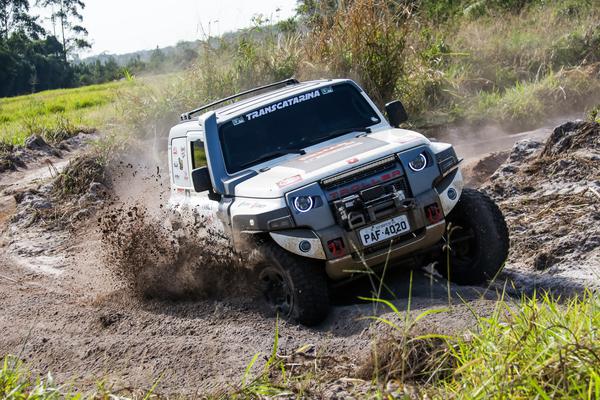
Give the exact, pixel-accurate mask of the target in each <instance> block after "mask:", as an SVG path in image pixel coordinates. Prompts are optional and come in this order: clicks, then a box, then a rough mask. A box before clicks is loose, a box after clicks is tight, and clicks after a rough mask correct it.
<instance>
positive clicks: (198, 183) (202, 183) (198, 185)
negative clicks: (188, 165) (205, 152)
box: [192, 167, 212, 192]
mask: <svg viewBox="0 0 600 400" xmlns="http://www.w3.org/2000/svg"><path fill="white" fill-rule="evenodd" d="M192 183H193V184H194V190H195V191H196V192H206V191H207V190H211V189H212V183H211V181H210V174H209V173H208V167H200V168H197V169H195V170H193V171H192Z"/></svg>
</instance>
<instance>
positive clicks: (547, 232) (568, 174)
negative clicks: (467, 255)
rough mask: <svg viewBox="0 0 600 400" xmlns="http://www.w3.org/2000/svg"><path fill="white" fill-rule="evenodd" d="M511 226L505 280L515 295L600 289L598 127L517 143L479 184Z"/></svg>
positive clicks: (564, 129) (569, 128)
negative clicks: (517, 292) (485, 181)
mask: <svg viewBox="0 0 600 400" xmlns="http://www.w3.org/2000/svg"><path fill="white" fill-rule="evenodd" d="M484 190H486V191H488V192H489V193H490V195H491V196H492V197H494V199H495V200H496V201H497V202H498V204H499V205H500V207H501V209H502V211H503V212H504V215H505V217H506V220H507V222H508V225H509V228H510V236H511V250H510V255H509V259H508V263H507V267H506V269H505V275H506V277H508V278H509V279H510V280H513V281H514V282H515V283H516V284H517V287H518V288H519V289H520V290H524V291H526V292H531V291H532V290H534V289H535V288H542V289H547V290H553V291H555V292H558V293H561V292H573V291H581V290H583V289H586V288H587V289H592V290H597V289H599V288H600V211H599V206H600V125H598V124H597V123H594V122H584V121H576V122H568V123H565V124H563V125H560V126H559V127H557V128H556V129H554V131H553V132H552V134H551V135H550V137H549V138H548V139H547V140H546V141H545V142H541V141H537V140H533V139H526V140H523V141H519V142H517V143H516V144H515V145H514V147H513V148H512V150H511V152H510V154H509V156H508V159H507V160H506V162H505V163H503V164H502V165H501V166H500V168H499V169H498V170H497V171H496V172H495V173H494V174H493V175H492V176H491V177H490V181H489V183H488V184H486V185H485V186H484Z"/></svg>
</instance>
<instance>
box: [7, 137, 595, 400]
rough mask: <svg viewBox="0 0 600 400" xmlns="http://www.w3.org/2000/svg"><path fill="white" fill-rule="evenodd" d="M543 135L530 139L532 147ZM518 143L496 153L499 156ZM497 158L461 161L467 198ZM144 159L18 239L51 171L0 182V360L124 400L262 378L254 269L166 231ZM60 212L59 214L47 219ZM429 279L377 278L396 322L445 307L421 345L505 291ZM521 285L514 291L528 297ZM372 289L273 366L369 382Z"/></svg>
mask: <svg viewBox="0 0 600 400" xmlns="http://www.w3.org/2000/svg"><path fill="white" fill-rule="evenodd" d="M549 134H550V131H546V133H544V135H541V134H540V132H537V133H536V135H537V136H535V138H537V139H539V138H540V137H541V138H542V139H545V137H547V136H548V135H549ZM522 136H525V137H528V136H527V135H522ZM516 139H523V137H521V136H520V137H518V138H516ZM504 140H506V139H504ZM514 141H515V140H512V139H508V140H506V143H508V144H507V145H504V146H503V147H501V148H499V149H496V148H494V149H493V150H494V151H506V152H507V154H508V152H509V151H510V149H511V147H512V145H513V143H514ZM458 148H459V152H460V147H458ZM76 153H77V152H73V153H70V154H68V155H64V158H63V159H62V161H61V160H58V159H54V160H53V161H54V163H53V165H55V166H57V169H62V168H65V167H67V166H68V161H69V160H70V159H73V158H74V157H75V156H76V155H77V154H76ZM494 154H496V153H494ZM486 157H488V155H486ZM495 157H496V158H495V159H494V160H492V161H489V160H488V161H487V164H485V163H486V161H485V157H483V158H482V157H474V158H473V159H471V160H469V164H468V165H466V167H467V170H468V169H469V168H473V167H474V166H476V165H477V163H479V162H480V161H481V160H483V161H484V164H482V165H483V166H486V165H487V168H488V169H489V171H486V172H484V173H481V174H480V175H481V176H478V177H475V178H474V180H475V181H477V182H476V184H480V183H483V181H486V180H487V178H488V177H489V176H491V175H492V174H493V172H494V171H495V169H496V167H498V164H500V163H502V162H503V161H502V158H504V159H506V157H499V156H497V155H496V156H495ZM150 158H151V159H150V160H139V159H134V158H132V159H128V158H127V157H125V158H124V159H123V160H121V162H120V163H119V162H117V163H116V164H115V165H114V166H113V167H112V170H111V172H110V179H108V180H107V182H105V183H102V184H101V185H102V186H104V187H105V188H106V190H107V191H108V192H110V193H112V194H106V193H104V192H103V190H100V189H102V188H99V186H93V185H90V187H89V188H88V189H86V192H85V193H84V194H79V195H78V196H77V197H76V198H73V197H71V198H70V200H68V202H70V203H69V204H76V205H77V206H76V207H72V208H69V207H67V208H65V209H63V210H62V211H63V214H61V216H60V218H58V217H56V218H55V219H52V218H50V217H48V215H46V214H43V213H42V214H41V216H42V217H41V220H37V221H33V222H31V223H30V224H29V225H27V223H26V221H21V223H22V225H19V223H20V222H19V221H20V219H19V218H15V215H17V214H19V212H21V211H23V210H27V209H29V210H31V209H32V208H27V207H33V208H35V207H39V206H40V204H41V205H42V206H44V204H42V203H43V201H45V200H47V199H52V194H50V192H51V188H48V187H47V185H49V184H51V182H52V178H51V176H49V175H47V174H46V173H45V171H46V170H47V168H48V167H47V164H37V165H35V163H32V164H31V165H30V166H29V168H28V169H27V170H21V171H17V172H8V173H5V174H3V175H1V176H2V190H3V193H4V194H3V197H2V199H3V200H2V201H3V203H2V208H1V212H2V214H1V215H0V222H1V223H2V225H3V226H2V242H1V245H2V247H1V249H0V299H2V300H1V306H0V327H2V335H1V336H0V354H2V355H4V354H15V355H18V356H19V357H20V358H22V359H23V360H25V361H26V362H27V363H28V364H29V365H30V366H31V367H32V368H33V369H34V371H35V372H39V373H47V372H49V371H51V372H52V374H53V376H54V377H55V378H57V380H58V381H60V382H67V383H72V384H73V385H75V387H77V388H80V389H82V390H86V391H91V390H93V388H94V387H95V385H96V382H97V381H98V380H100V379H105V380H106V381H107V382H108V385H109V386H111V387H112V388H113V390H116V391H123V392H126V393H130V392H136V391H142V392H143V391H144V390H147V389H149V388H150V387H151V386H152V385H153V384H154V382H156V381H157V380H159V384H158V387H157V389H156V393H159V394H163V395H183V396H189V397H195V396H198V395H200V394H207V393H223V392H226V391H228V390H230V389H232V388H235V387H237V386H239V384H240V383H241V380H242V377H243V375H244V370H245V368H246V366H247V365H248V364H249V363H250V361H251V359H252V357H253V356H254V355H255V354H256V353H260V354H261V356H260V357H259V361H258V362H257V363H256V365H255V367H254V369H253V372H254V373H257V372H258V371H259V370H260V368H261V367H262V365H264V363H265V360H266V358H267V357H268V355H269V354H270V353H271V351H272V346H273V340H274V337H273V335H274V332H275V325H276V323H277V321H276V319H275V318H273V317H271V316H269V315H267V314H266V313H265V312H264V306H263V304H262V300H261V299H260V297H259V296H257V294H256V293H255V290H254V289H253V286H252V285H250V284H248V282H252V271H251V269H249V268H247V266H246V265H244V263H243V262H242V261H240V258H239V257H237V256H236V255H235V252H232V251H230V250H229V249H226V247H225V246H224V245H222V242H221V241H220V238H219V237H218V236H217V235H214V233H213V232H211V231H210V226H209V225H210V224H208V223H206V221H193V222H190V221H189V220H188V221H183V222H182V221H173V220H170V216H168V215H167V214H166V212H165V211H164V210H163V207H162V206H161V205H162V204H163V203H164V201H165V196H166V194H165V193H166V188H167V186H166V185H167V184H168V182H166V177H165V176H164V175H163V174H162V173H161V171H162V170H163V168H162V164H161V163H160V162H158V163H157V162H156V161H155V160H156V158H152V157H150ZM483 166H480V167H479V168H475V169H476V170H477V171H481V170H482V169H484V168H483ZM503 179H507V178H503ZM96 183H98V182H96ZM98 184H100V183H98ZM492 189H493V188H492ZM492 189H488V190H492ZM16 193H27V196H29V197H27V196H22V195H17V196H16V197H15V194H16ZM591 193H593V192H591ZM85 196H87V197H86V200H81V198H82V197H85ZM15 198H18V199H17V200H19V201H17V200H15ZM50 202H51V203H52V201H50ZM57 207H58V208H60V207H63V205H60V206H57V205H53V208H52V209H56V208H57ZM82 210H85V212H84V213H83V214H81V211H82ZM78 213H79V214H78ZM61 221H62V222H61ZM65 221H66V222H65ZM165 221H169V223H165ZM59 222H60V223H59ZM190 232H196V233H198V232H200V233H202V234H197V235H192V234H190ZM519 243H521V242H519ZM514 261H517V260H514ZM569 261H570V262H571V261H572V258H569ZM557 268H558V267H557ZM509 269H510V266H509ZM429 270H430V269H427V268H424V269H423V270H418V271H414V276H413V287H412V288H409V284H408V281H409V278H410V272H408V271H401V270H400V271H392V272H389V273H388V276H387V277H386V282H387V285H388V287H389V288H390V291H384V296H383V297H386V298H388V299H390V300H393V302H394V304H395V305H396V306H397V307H398V309H399V310H400V311H401V312H403V311H405V310H406V308H407V306H408V303H409V302H408V298H409V293H412V301H411V313H412V314H414V315H418V314H419V313H421V312H423V311H425V310H430V309H432V308H440V307H449V311H447V312H445V313H440V314H434V315H430V316H428V317H427V318H424V319H422V320H421V321H420V322H419V324H418V326H417V327H416V331H418V332H428V333H459V332H463V331H465V330H467V329H469V328H470V327H471V326H473V323H474V316H473V315H472V313H471V311H470V309H475V310H477V311H478V312H479V313H481V314H485V313H487V312H489V311H490V310H491V309H492V307H493V306H494V302H495V300H496V299H497V297H498V295H499V294H498V293H499V292H500V290H501V289H502V287H503V286H504V285H503V281H499V282H497V283H496V284H494V285H492V287H487V288H486V287H458V286H455V285H450V286H449V288H450V292H448V286H447V282H446V281H444V280H443V279H442V278H440V277H439V276H436V275H435V274H429V273H428V271H429ZM514 271H515V272H514V273H515V274H520V275H519V276H521V277H522V276H526V275H527V274H529V272H530V271H528V270H527V268H526V267H525V266H523V265H520V264H519V266H518V268H517V269H514ZM531 273H539V271H538V272H535V271H534V270H532V271H531ZM507 276H510V274H507ZM563 278H564V279H568V276H567V277H563ZM520 282H521V288H523V287H524V285H526V284H527V283H526V282H527V280H526V279H520ZM523 282H525V283H523ZM372 289H373V288H371V287H370V285H369V283H365V282H359V283H356V284H353V285H351V286H350V287H349V288H346V289H345V290H343V291H338V292H335V293H334V294H333V301H334V303H335V306H334V308H333V310H332V312H331V315H330V316H329V317H328V318H327V320H326V321H325V322H324V323H323V324H321V325H320V326H318V327H316V328H305V327H302V326H298V325H295V324H292V323H287V322H285V321H279V335H280V337H279V348H278V354H280V355H282V356H286V355H290V356H291V355H293V356H294V357H295V360H296V361H297V364H299V365H302V364H303V363H306V365H309V366H310V368H313V369H314V371H315V372H316V374H317V375H318V376H320V377H321V378H322V379H323V382H325V384H324V385H322V386H317V387H316V388H314V389H313V394H314V395H315V396H317V397H321V396H322V397H331V387H332V386H333V387H335V385H336V384H337V383H339V382H346V383H345V384H346V385H347V384H348V383H347V382H348V381H347V380H344V378H348V377H349V378H356V379H357V382H358V381H360V380H361V379H364V380H367V381H368V380H370V378H371V377H370V376H362V375H361V374H362V373H363V372H362V371H365V370H366V369H368V365H367V364H368V362H369V361H368V360H369V354H370V352H371V350H372V346H373V343H374V339H375V338H376V337H380V336H381V335H383V334H385V332H386V331H388V330H389V328H388V327H386V326H385V325H382V324H373V323H371V322H370V321H369V320H368V319H365V318H363V317H365V316H371V315H381V316H384V317H386V318H389V319H391V320H397V317H396V316H395V315H393V313H391V312H390V310H388V309H386V308H385V307H382V306H379V307H375V306H374V305H373V304H371V303H366V302H360V301H359V300H357V297H358V296H367V297H369V296H371V292H372ZM523 290H524V289H523ZM348 293H351V295H348ZM515 294H519V293H515ZM398 322H399V321H398ZM307 345H308V346H307ZM300 348H303V349H304V350H303V351H302V352H300V353H297V350H298V349H300ZM306 349H309V350H308V352H307V353H308V354H305V351H306ZM315 356H318V357H317V361H316V362H315Z"/></svg>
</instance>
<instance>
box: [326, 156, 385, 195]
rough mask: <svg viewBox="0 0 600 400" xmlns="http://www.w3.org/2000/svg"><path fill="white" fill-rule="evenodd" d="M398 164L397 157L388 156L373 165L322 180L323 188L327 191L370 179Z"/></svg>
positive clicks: (362, 166)
mask: <svg viewBox="0 0 600 400" xmlns="http://www.w3.org/2000/svg"><path fill="white" fill-rule="evenodd" d="M395 164H396V156H393V155H392V156H388V157H386V158H382V159H380V160H377V161H373V162H372V163H369V164H365V165H361V166H360V167H357V168H353V169H351V170H349V171H344V172H342V173H340V174H337V175H333V176H330V177H328V178H325V179H322V180H321V186H322V187H323V188H324V189H325V190H328V189H332V188H334V187H336V186H342V185H345V184H347V183H351V182H354V181H358V180H361V179H363V178H368V177H369V176H371V175H374V174H376V173H378V172H383V171H385V170H387V169H390V168H392V167H393V166H394V165H395Z"/></svg>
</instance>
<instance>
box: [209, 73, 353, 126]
mask: <svg viewBox="0 0 600 400" xmlns="http://www.w3.org/2000/svg"><path fill="white" fill-rule="evenodd" d="M340 82H351V83H352V84H354V85H356V84H355V83H354V82H353V81H351V80H349V79H319V80H313V81H306V82H299V83H296V84H291V85H286V86H283V87H281V88H279V89H274V90H268V89H266V91H265V92H262V93H259V94H256V95H254V96H250V97H247V98H245V99H242V100H238V101H235V102H234V103H231V104H227V105H225V106H222V107H219V108H216V109H213V110H209V111H208V113H212V112H215V113H216V116H217V120H218V121H219V122H223V121H226V120H229V119H230V118H233V117H235V116H238V115H240V114H243V113H245V112H247V111H251V110H254V109H256V108H259V107H261V106H264V105H267V104H271V103H273V102H275V101H277V100H280V99H286V98H288V97H291V96H294V95H297V94H300V93H303V92H306V91H307V90H309V89H316V88H319V87H323V86H327V85H331V84H336V83H340ZM357 88H358V86H357ZM359 89H360V88H359Z"/></svg>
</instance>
